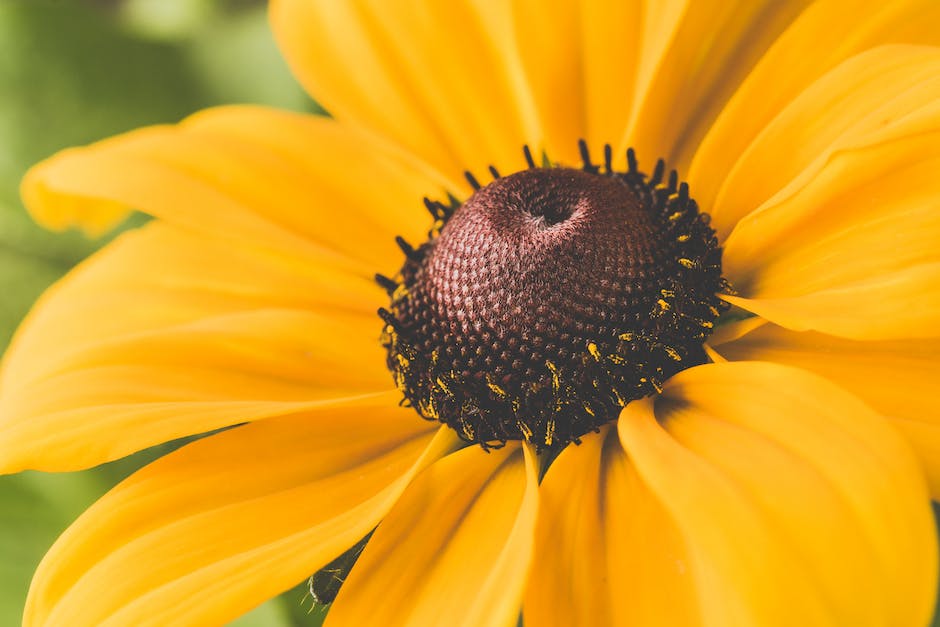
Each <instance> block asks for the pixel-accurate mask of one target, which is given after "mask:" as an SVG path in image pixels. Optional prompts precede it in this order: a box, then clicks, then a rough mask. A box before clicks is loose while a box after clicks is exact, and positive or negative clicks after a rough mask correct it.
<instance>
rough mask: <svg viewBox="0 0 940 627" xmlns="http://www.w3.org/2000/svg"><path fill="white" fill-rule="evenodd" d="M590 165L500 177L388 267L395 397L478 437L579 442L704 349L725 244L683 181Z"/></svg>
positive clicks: (447, 212) (442, 211) (482, 440)
mask: <svg viewBox="0 0 940 627" xmlns="http://www.w3.org/2000/svg"><path fill="white" fill-rule="evenodd" d="M630 164H631V167H630V169H629V171H627V172H623V173H620V172H613V171H611V170H610V167H609V157H608V167H607V168H606V171H604V172H601V171H600V168H598V167H597V166H593V165H591V164H590V163H589V162H587V163H586V166H585V168H584V169H582V170H576V169H571V168H561V167H548V168H534V167H533V168H530V169H528V170H524V171H521V172H517V173H515V174H512V175H510V176H507V177H504V178H496V180H494V181H493V182H492V183H490V184H489V185H487V186H485V187H482V188H480V189H478V190H477V191H476V193H474V194H473V195H472V196H471V197H470V198H469V199H468V200H467V201H466V202H465V203H463V205H461V206H459V207H457V208H454V207H452V206H445V205H442V204H437V203H429V207H430V208H431V210H432V212H434V213H435V217H436V218H438V220H437V223H436V225H435V228H434V229H433V230H432V232H431V235H430V237H429V239H428V241H427V242H425V243H424V244H422V245H421V246H420V247H419V248H417V249H413V248H411V247H410V246H408V245H406V244H404V243H403V248H404V249H405V252H406V253H407V259H406V262H405V264H404V266H403V267H402V268H401V271H400V273H399V275H398V276H397V277H396V278H395V279H385V278H384V277H380V282H381V283H382V284H383V285H385V286H386V287H387V288H388V289H389V292H390V295H391V305H390V307H389V309H388V310H382V311H381V312H380V313H381V314H382V316H383V318H384V319H385V322H386V327H385V332H384V338H383V339H384V343H385V346H386V348H387V350H388V365H389V368H390V369H391V370H392V372H393V373H394V376H395V380H396V383H397V385H398V387H399V389H400V390H401V391H402V392H403V393H404V395H405V399H406V400H407V402H409V403H410V404H411V405H412V406H414V407H415V409H416V410H417V411H418V412H419V413H420V414H421V415H422V416H424V417H425V418H428V419H435V420H440V421H441V422H445V423H447V424H448V425H450V426H451V427H453V428H454V429H455V430H456V431H457V433H458V434H460V436H461V437H463V438H464V439H466V440H467V441H469V442H475V443H479V444H482V445H483V446H484V447H486V446H493V445H499V444H501V443H504V442H505V441H506V440H518V439H525V440H528V441H531V442H533V443H535V444H536V446H537V447H539V448H553V447H557V446H562V445H564V444H567V443H568V442H571V441H577V440H578V438H579V437H580V436H582V435H584V434H585V433H587V432H589V431H592V430H595V429H597V428H598V427H599V426H600V425H603V424H604V423H606V422H608V421H610V420H612V419H614V418H616V417H617V415H618V414H619V412H620V409H621V408H622V407H623V406H624V405H626V404H627V403H628V402H630V401H631V400H634V399H637V398H641V397H643V396H647V395H649V394H652V393H655V392H656V391H658V390H659V389H660V386H661V384H662V382H663V381H665V380H666V379H667V378H669V377H670V376H672V375H673V374H675V373H676V372H678V371H679V370H682V369H684V368H688V367H690V366H693V365H697V364H701V363H704V362H705V361H706V357H705V353H704V351H703V349H702V343H703V341H704V339H705V338H706V336H707V335H708V333H709V332H710V330H711V328H712V325H713V323H714V321H715V319H716V318H717V316H718V315H719V313H720V309H721V308H722V305H721V301H720V300H719V299H718V298H717V297H716V295H715V294H716V292H718V291H719V290H720V289H721V288H722V284H723V283H722V279H721V249H720V248H719V247H718V244H717V241H716V239H715V236H714V232H713V231H712V230H711V229H710V228H709V227H708V220H707V218H708V216H707V215H705V214H700V213H699V212H698V210H697V207H696V204H695V202H694V201H693V200H691V199H690V198H689V196H688V188H687V187H686V186H685V185H684V184H683V185H682V186H681V187H677V185H676V178H675V174H674V173H673V174H672V175H671V176H670V178H669V181H667V182H665V183H664V182H663V181H662V174H663V172H662V165H661V164H659V165H658V166H657V170H656V172H654V175H653V176H652V177H647V176H646V175H644V174H642V173H640V172H639V171H637V169H636V166H635V160H634V159H633V158H632V153H631V155H630Z"/></svg>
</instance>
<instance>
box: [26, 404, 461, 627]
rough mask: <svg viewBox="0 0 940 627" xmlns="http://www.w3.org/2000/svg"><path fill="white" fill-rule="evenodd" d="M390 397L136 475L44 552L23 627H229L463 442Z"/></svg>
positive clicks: (192, 450)
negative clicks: (222, 626)
mask: <svg viewBox="0 0 940 627" xmlns="http://www.w3.org/2000/svg"><path fill="white" fill-rule="evenodd" d="M441 429H442V430H441V431H440V432H439V434H438V436H437V437H434V433H435V431H436V430H435V428H434V427H433V425H431V424H430V423H427V422H424V421H422V420H420V419H419V418H418V417H417V416H415V415H414V412H413V411H410V410H403V409H400V408H398V407H397V406H396V402H395V400H394V399H392V398H390V397H389V396H386V397H383V398H381V399H376V402H374V403H371V404H368V405H359V406H357V407H349V408H343V409H339V408H338V409H331V410H329V411H324V412H319V413H311V414H303V415H297V416H290V417H282V418H272V419H271V420H267V421H263V422H259V423H254V424H251V425H245V426H243V427H239V428H236V429H232V430H230V431H227V432H224V433H218V434H215V435H212V436H210V437H208V438H205V439H203V440H200V441H198V442H195V443H193V444H190V445H188V446H186V447H184V448H182V449H180V450H178V451H176V452H174V453H171V454H169V455H167V456H166V457H164V458H162V459H160V460H158V461H156V462H154V463H153V464H151V465H150V466H148V467H146V468H144V469H143V470H141V471H139V472H137V473H136V474H134V475H132V476H131V477H130V478H129V479H127V480H126V481H124V482H123V483H121V484H120V485H118V486H117V487H116V488H114V489H113V490H112V491H111V492H110V493H108V494H107V495H105V496H104V497H103V498H102V499H101V500H100V501H98V502H97V503H96V504H95V505H93V506H92V507H91V508H90V509H89V510H88V511H87V512H85V514H83V515H82V516H81V517H80V518H79V519H78V520H77V521H76V522H75V523H74V524H73V525H72V526H71V527H70V528H69V529H68V530H67V531H66V532H65V533H64V534H63V536H62V537H61V538H59V540H58V541H57V542H56V544H55V545H54V546H53V547H52V549H51V550H50V551H49V553H48V554H47V555H46V557H45V559H44V560H43V562H42V564H41V565H40V567H39V569H38V571H37V572H36V575H35V577H34V579H33V584H32V587H31V589H30V593H29V599H28V601H27V607H26V611H25V615H24V620H23V623H24V625H28V626H37V627H38V626H40V625H49V626H51V625H69V626H70V627H81V626H89V627H91V626H93V625H94V626H98V625H144V624H148V625H149V624H152V625H197V624H198V625H207V624H223V623H225V622H226V621H229V620H231V619H233V618H235V617H236V616H238V615H240V614H242V613H244V612H246V611H247V610H249V609H251V608H252V607H254V606H255V605H258V604H260V603H261V602H263V601H264V600H265V599H267V598H270V597H272V596H274V595H276V594H278V593H280V592H282V591H284V590H286V589H288V588H290V587H292V586H293V585H295V584H296V583H297V582H298V581H301V580H303V578H304V577H305V576H307V575H310V574H311V573H313V572H314V571H316V570H317V569H318V568H320V567H322V566H324V565H326V564H327V563H329V562H330V561H331V560H332V559H333V558H335V557H336V556H337V555H339V554H340V553H342V552H343V551H344V550H346V549H347V548H348V547H349V546H351V545H353V544H354V543H355V542H356V541H357V540H358V539H359V538H361V537H362V536H364V535H365V534H366V533H368V532H369V531H370V530H371V529H372V528H373V527H374V526H375V524H376V523H378V521H379V520H380V519H381V518H382V517H383V516H384V515H385V513H386V512H387V511H388V509H389V508H390V507H391V506H392V504H393V503H394V502H395V500H396V499H397V498H398V496H399V495H400V494H401V492H402V490H403V489H404V488H405V486H406V485H407V483H408V482H409V480H410V479H411V477H412V476H413V475H414V474H415V473H416V472H417V471H418V470H420V469H421V468H422V467H424V466H426V465H427V464H429V463H430V462H432V461H434V459H436V458H438V457H439V456H441V455H443V454H445V453H446V452H447V451H448V450H451V448H452V446H453V445H454V443H455V440H456V438H454V437H453V435H452V434H451V433H449V432H448V431H447V430H446V427H445V428H441Z"/></svg>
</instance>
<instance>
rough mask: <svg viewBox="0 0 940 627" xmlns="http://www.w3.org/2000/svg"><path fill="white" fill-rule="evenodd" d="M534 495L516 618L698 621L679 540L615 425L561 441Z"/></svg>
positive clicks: (533, 625)
mask: <svg viewBox="0 0 940 627" xmlns="http://www.w3.org/2000/svg"><path fill="white" fill-rule="evenodd" d="M539 496H540V499H541V502H540V504H539V521H538V525H537V528H536V546H535V557H534V558H533V563H532V572H531V575H530V577H529V585H528V586H527V588H526V598H525V612H524V617H525V624H526V625H529V626H530V627H542V626H547V625H558V626H559V627H561V626H567V625H632V626H637V627H639V626H643V625H648V626H650V627H653V626H660V625H683V626H689V627H691V626H693V625H697V624H700V621H699V619H698V600H697V598H696V592H695V588H694V586H693V581H692V575H691V572H690V571H689V565H688V556H687V552H686V548H685V546H684V544H683V541H682V539H681V537H680V536H679V534H678V531H677V530H676V525H675V523H674V522H673V521H672V519H671V518H670V517H669V515H668V514H667V513H666V511H665V510H664V509H663V507H662V505H661V504H660V503H659V502H658V501H657V500H656V498H655V497H654V496H653V495H652V494H651V493H650V491H649V488H647V487H646V486H645V485H644V483H643V482H642V481H641V480H640V478H639V476H638V475H637V473H636V469H635V468H634V467H633V465H632V464H631V463H630V461H629V460H628V458H627V456H626V454H625V453H624V451H623V448H622V447H621V445H620V441H619V439H618V437H617V432H616V430H615V429H610V428H608V427H605V428H603V429H602V430H601V433H600V434H597V435H595V434H588V435H586V436H584V438H583V441H582V443H581V445H580V446H569V447H568V448H566V449H565V450H564V451H562V453H561V454H560V455H559V456H558V458H557V459H556V460H555V461H554V462H552V465H551V467H550V468H549V470H548V472H547V473H546V475H545V478H544V480H543V481H542V486H541V488H540V492H539Z"/></svg>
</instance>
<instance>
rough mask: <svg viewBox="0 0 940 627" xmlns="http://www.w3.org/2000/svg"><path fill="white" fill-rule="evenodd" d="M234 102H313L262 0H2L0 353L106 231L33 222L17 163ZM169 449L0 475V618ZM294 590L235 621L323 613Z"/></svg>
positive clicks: (292, 620)
mask: <svg viewBox="0 0 940 627" xmlns="http://www.w3.org/2000/svg"><path fill="white" fill-rule="evenodd" d="M235 102H251V103H259V104H269V105H273V106H278V107H282V108H288V109H295V110H307V111H311V112H315V111H318V109H317V108H316V105H315V104H314V103H313V102H312V101H310V100H309V98H307V96H305V95H304V94H303V92H302V91H301V90H300V88H299V87H298V86H297V84H296V83H295V81H294V80H293V78H292V77H291V76H290V74H289V72H288V70H287V68H286V66H285V64H284V62H283V60H282V59H281V57H280V55H279V54H278V51H277V49H276V47H275V45H274V42H273V40H272V38H271V35H270V33H269V31H268V27H267V21H266V16H265V9H264V6H263V3H259V2H255V1H250V0H227V1H224V0H223V1H220V0H127V1H115V0H111V1H105V0H97V1H92V0H0V294H2V295H3V296H2V299H0V350H2V348H3V347H4V346H5V345H6V344H7V342H8V341H9V338H10V336H11V335H12V333H13V331H14V329H15V327H16V325H17V324H18V322H19V321H20V320H21V319H22V317H23V316H24V315H25V313H26V312H27V311H28V309H29V307H30V305H31V303H32V302H33V301H34V300H35V299H36V297H37V296H39V294H40V293H42V291H43V290H44V289H45V288H46V287H47V286H48V285H49V284H50V283H51V282H53V281H54V280H56V279H57V278H58V277H60V276H61V275H62V274H63V273H65V272H66V271H68V269H69V268H71V267H72V266H73V265H75V264H76V263H77V262H78V261H80V260H81V259H83V258H84V257H86V256H87V255H88V254H89V253H91V252H92V251H94V250H95V249H96V248H98V247H99V246H101V245H103V244H104V243H105V241H106V240H100V241H90V240H88V239H85V238H84V237H83V236H81V235H80V234H78V233H75V232H70V233H48V232H45V231H43V230H42V229H40V228H39V227H37V226H36V225H35V224H34V223H33V222H32V221H31V220H30V218H29V216H28V215H27V213H26V211H25V209H24V208H23V207H22V204H21V203H20V200H19V194H18V186H19V181H20V179H21V178H22V176H23V174H24V173H25V172H26V170H27V168H28V167H29V166H30V165H31V164H33V163H35V162H37V161H39V160H40V159H42V158H44V157H46V156H49V155H51V154H52V153H54V152H56V151H57V150H60V149H62V148H65V147H67V146H70V145H75V144H83V143H88V142H91V141H94V140H96V139H100V138H103V137H106V136H108V135H113V134H115V133H119V132H122V131H126V130H129V129H132V128H135V127H138V126H143V125H147V124H154V123H161V122H175V121H178V120H179V119H181V118H182V117H185V116H186V115H188V114H190V113H192V112H194V111H197V110H199V109H202V108H204V107H208V106H212V105H217V104H226V103H235ZM142 220H143V219H142V218H140V217H137V218H134V219H132V220H131V223H130V225H126V226H125V228H127V226H132V225H133V224H135V223H140V222H141V221H142ZM166 450H168V449H167V448H166V447H164V448H163V449H161V450H156V451H146V452H143V453H141V454H138V455H136V456H133V457H131V458H129V459H126V460H121V461H120V462H115V463H112V464H107V465H105V466H101V467H99V468H96V469H92V470H89V471H85V472H80V473H71V474H61V475H48V474H44V473H37V472H27V473H22V474H20V475H15V476H8V477H0V625H16V624H19V622H20V617H21V613H22V607H23V602H24V599H25V596H26V591H27V588H28V585H29V580H30V577H31V576H32V573H33V571H34V570H35V568H36V565H37V564H38V563H39V560H40V559H41V557H42V555H43V554H44V553H45V551H46V550H47V549H48V547H49V546H50V545H51V544H52V542H53V540H54V539H55V538H56V537H57V536H58V534H59V533H61V532H62V530H63V529H64V528H65V527H66V526H67V525H68V524H69V523H70V522H71V521H72V520H74V519H75V518H76V517H77V516H78V515H79V514H80V513H81V512H82V511H83V510H84V509H85V508H86V507H87V506H88V505H89V504H90V503H92V502H93V501H94V500H95V499H96V498H98V497H99V496H100V495H102V494H103V493H104V492H105V491H106V490H107V489H108V488H109V487H111V486H112V485H114V484H115V483H116V482H117V481H119V480H120V479H122V478H123V477H125V476H127V475H128V474H129V473H131V472H133V471H134V470H135V469H136V468H138V467H140V466H141V465H142V464H144V463H145V462H147V461H149V460H150V459H152V458H154V457H155V456H156V455H158V454H160V453H162V452H165V451H166ZM303 597H304V592H303V588H302V587H300V588H298V589H297V590H295V591H292V592H290V593H288V594H286V595H284V596H283V597H282V598H280V599H275V600H274V601H272V602H269V603H266V604H264V605H262V606H261V607H259V608H258V609H257V610H255V611H254V612H252V613H251V614H249V615H247V616H245V617H243V618H241V619H239V620H238V621H236V623H235V624H236V625H238V626H240V627H255V626H261V625H264V626H268V625H270V626H273V627H278V626H282V625H294V624H307V625H310V624H317V623H319V622H320V621H319V620H318V618H317V616H307V612H308V610H309V608H310V604H309V602H307V603H306V605H304V604H303Z"/></svg>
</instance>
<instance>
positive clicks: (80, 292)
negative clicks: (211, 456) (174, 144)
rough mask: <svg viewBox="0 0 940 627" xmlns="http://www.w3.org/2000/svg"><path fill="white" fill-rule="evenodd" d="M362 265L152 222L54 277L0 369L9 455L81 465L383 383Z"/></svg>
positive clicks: (45, 464) (387, 382)
mask: <svg viewBox="0 0 940 627" xmlns="http://www.w3.org/2000/svg"><path fill="white" fill-rule="evenodd" d="M382 296H383V294H382V292H381V290H379V289H377V288H376V287H375V286H374V285H370V284H369V282H368V281H367V280H365V279H363V278H360V277H357V276H355V275H352V274H350V273H349V272H347V271H342V270H340V269H337V268H335V267H331V266H330V265H328V264H324V263H319V264H317V263H314V262H312V261H311V260H304V259H301V260H298V259H297V258H296V257H293V256H291V255H290V254H286V253H284V254H281V253H277V252H275V251H272V250H265V249H261V248H252V247H249V246H248V245H240V246H233V245H232V244H231V243H230V242H227V241H224V240H220V239H214V238H210V237H207V236H203V235H199V234H197V233H192V232H189V231H184V230H181V229H177V228H174V227H171V226H168V225H165V224H161V223H152V224H150V225H148V226H146V227H144V228H143V229H140V230H138V231H135V232H130V233H127V234H125V235H123V236H122V237H121V238H119V239H118V240H117V241H116V242H114V243H113V244H111V245H109V246H108V247H106V248H105V249H103V250H102V251H100V252H99V253H98V254H96V255H95V256H94V257H92V258H91V259H89V260H88V261H86V262H85V263H83V264H82V265H81V266H79V267H78V268H77V269H76V270H74V271H73V272H72V273H71V274H69V275H68V276H67V277H66V278H65V279H63V280H62V281H61V282H60V283H58V284H57V285H56V286H54V287H53V288H52V289H51V290H50V291H49V292H47V293H46V295H45V296H43V298H42V299H41V300H40V302H39V303H38V304H37V305H36V307H35V309H34V311H33V312H32V313H31V314H30V316H29V317H28V318H27V320H26V321H25V322H24V323H23V326H22V327H21V329H20V330H19V332H18V333H17V335H16V337H15V338H14V341H13V343H12V344H11V347H10V349H9V352H8V353H7V355H6V357H5V360H4V364H3V372H2V378H0V467H2V469H3V470H4V471H7V472H9V471H15V470H20V469H22V468H41V469H47V470H66V469H76V468H82V467H87V466H91V465H95V464H98V463H101V462H103V461H107V460H110V459H115V458H117V457H120V456H123V455H126V454H128V453H131V452H133V451H136V450H139V449H141V448H145V447H148V446H152V445H154V444H158V443H160V442H164V441H167V440H170V439H173V438H177V437H181V436H186V435H192V434H196V433H202V432H205V431H209V430H212V429H217V428H219V427H223V426H227V425H231V424H237V423H240V422H245V421H249V420H254V419H258V418H263V417H267V416H272V415H278V414H286V413H293V412H296V411H300V410H302V409H304V408H307V407H313V406H318V405H321V404H322V403H324V402H329V401H332V400H340V399H344V398H347V399H348V398H351V397H357V396H362V395H364V394H371V393H375V392H381V391H384V390H388V389H390V388H391V386H392V381H391V378H390V376H389V375H388V372H387V371H386V369H385V366H384V354H383V350H382V347H381V345H380V342H379V339H378V335H379V332H380V330H381V321H380V320H379V319H378V317H377V316H376V315H375V307H376V306H378V304H379V303H380V302H381V298H382Z"/></svg>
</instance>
